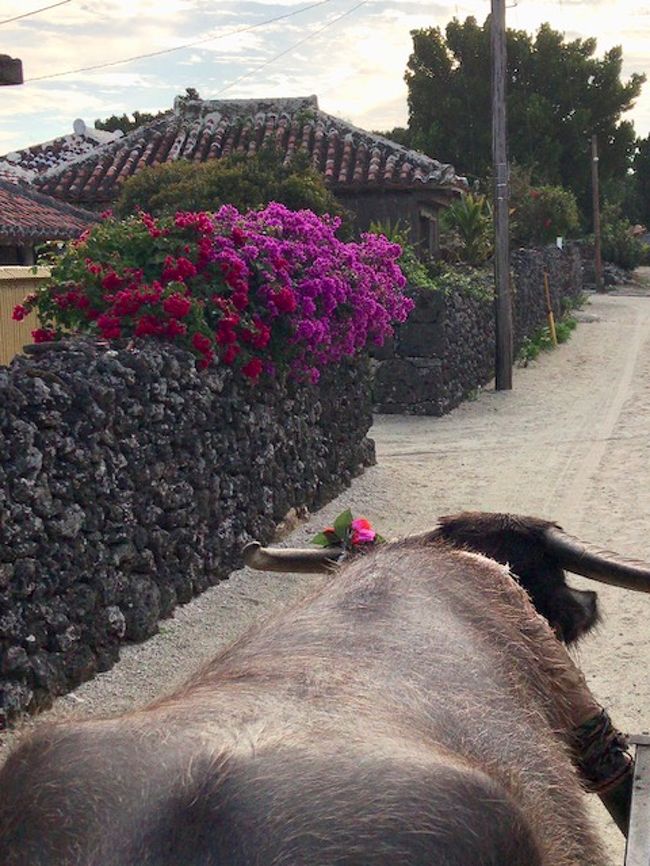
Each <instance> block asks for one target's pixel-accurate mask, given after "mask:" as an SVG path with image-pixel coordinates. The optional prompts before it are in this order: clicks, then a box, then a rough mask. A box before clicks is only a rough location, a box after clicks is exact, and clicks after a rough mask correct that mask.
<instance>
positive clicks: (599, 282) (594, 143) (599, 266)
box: [591, 135, 605, 292]
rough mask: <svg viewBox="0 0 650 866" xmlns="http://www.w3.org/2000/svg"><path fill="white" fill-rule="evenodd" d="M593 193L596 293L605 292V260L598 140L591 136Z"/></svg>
mask: <svg viewBox="0 0 650 866" xmlns="http://www.w3.org/2000/svg"><path fill="white" fill-rule="evenodd" d="M591 192H592V197H593V207H594V272H595V276H596V291H597V292H604V291H605V286H604V285H603V258H602V255H601V249H600V192H599V188H598V138H597V137H596V136H595V135H592V136H591Z"/></svg>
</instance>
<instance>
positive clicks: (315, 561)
mask: <svg viewBox="0 0 650 866" xmlns="http://www.w3.org/2000/svg"><path fill="white" fill-rule="evenodd" d="M340 555H341V551H340V550H337V549H323V550H300V549H295V548H289V547H287V548H284V547H276V548H270V547H262V546H261V545H260V544H259V542H257V541H251V543H250V544H247V545H246V547H245V548H244V550H243V557H244V562H245V563H246V565H248V566H249V568H256V569H258V570H259V571H293V572H300V573H303V574H326V573H327V572H329V571H331V570H332V569H333V568H334V567H335V566H336V563H337V561H338V559H339V557H340Z"/></svg>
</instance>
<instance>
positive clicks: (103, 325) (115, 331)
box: [97, 313, 122, 340]
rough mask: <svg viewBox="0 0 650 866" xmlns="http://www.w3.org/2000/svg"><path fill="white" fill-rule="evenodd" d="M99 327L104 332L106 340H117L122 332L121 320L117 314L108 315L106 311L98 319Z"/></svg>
mask: <svg viewBox="0 0 650 866" xmlns="http://www.w3.org/2000/svg"><path fill="white" fill-rule="evenodd" d="M97 327H98V328H99V330H100V331H101V332H102V337H103V338H104V339H105V340H117V339H119V337H120V336H121V334H122V329H121V328H120V320H119V319H118V318H117V316H108V315H106V313H103V314H102V315H101V316H99V318H98V319H97Z"/></svg>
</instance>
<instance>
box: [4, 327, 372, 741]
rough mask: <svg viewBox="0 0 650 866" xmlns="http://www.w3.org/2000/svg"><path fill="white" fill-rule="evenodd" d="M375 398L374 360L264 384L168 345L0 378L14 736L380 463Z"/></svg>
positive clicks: (92, 352)
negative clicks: (29, 714)
mask: <svg viewBox="0 0 650 866" xmlns="http://www.w3.org/2000/svg"><path fill="white" fill-rule="evenodd" d="M36 348H37V349H38V347H36ZM369 394H370V388H369V379H368V369H367V363H364V362H359V363H355V364H342V365H340V366H338V367H337V368H335V369H332V370H331V371H329V372H328V373H326V374H325V375H324V376H323V378H322V381H321V383H320V384H319V386H317V387H316V386H311V385H297V384H295V383H283V382H282V381H279V380H278V381H275V382H273V383H271V384H270V385H259V386H256V387H252V386H250V385H248V384H247V383H246V382H243V381H241V380H239V379H237V380H236V379H235V378H234V377H233V375H232V373H231V371H230V370H229V369H224V368H222V367H220V368H217V369H214V370H211V371H206V372H202V373H198V372H197V371H196V369H195V364H194V358H193V357H192V356H191V355H190V354H189V353H187V352H184V351H182V350H180V349H177V348H174V347H172V346H168V345H164V346H161V345H157V344H155V343H144V344H142V345H139V346H138V347H137V348H136V349H135V350H128V349H126V348H123V349H111V350H108V351H107V350H104V349H99V348H98V347H97V346H96V345H94V344H93V343H91V342H89V341H83V340H78V341H77V340H75V341H72V342H71V343H70V346H69V348H68V349H64V350H62V351H57V350H55V349H50V350H49V351H45V352H43V353H42V354H40V355H37V356H30V357H19V358H17V359H16V360H15V361H14V362H13V363H12V364H11V366H9V367H0V726H2V724H6V722H7V720H8V719H10V718H11V717H12V716H14V715H16V714H17V713H19V712H21V711H24V710H33V709H37V708H39V707H42V706H44V705H47V704H48V703H49V702H50V701H51V699H52V696H54V695H57V694H61V693H63V692H65V691H67V690H69V689H70V688H73V687H74V686H76V685H77V684H78V683H80V682H82V681H83V680H86V679H88V678H89V677H91V676H92V675H93V674H94V673H95V672H96V671H102V670H106V669H108V668H109V667H111V665H112V664H113V663H114V662H115V661H116V659H117V657H118V654H119V646H120V643H121V642H122V641H124V640H133V641H139V640H142V639H144V638H146V637H148V636H149V635H151V634H153V633H154V632H155V631H156V630H157V623H158V620H159V619H160V618H161V617H165V616H169V615H170V614H171V612H172V611H173V609H174V607H175V605H176V604H178V603H184V602H187V601H189V600H190V599H191V598H192V596H193V595H195V594H197V593H200V592H202V591H203V590H205V589H206V588H207V587H208V586H210V585H211V584H214V583H216V582H218V581H219V580H222V579H223V578H225V577H227V575H228V574H229V573H230V571H231V570H232V569H234V568H236V567H238V566H239V565H240V564H241V559H240V553H241V549H242V547H243V545H244V544H245V543H246V542H247V541H249V540H250V539H251V538H256V539H260V540H261V541H262V542H268V541H269V540H270V539H271V537H272V535H273V532H274V528H275V526H276V524H277V523H278V522H279V521H281V519H282V518H283V517H284V516H285V514H286V513H287V511H288V510H289V509H290V508H292V507H297V506H307V507H315V506H318V505H321V504H322V503H324V502H326V501H328V500H329V499H331V498H332V497H334V496H335V495H337V494H338V493H339V492H340V491H341V490H342V489H344V488H345V486H346V485H348V484H349V483H350V480H351V479H352V477H353V476H354V475H356V474H358V473H359V472H361V471H362V469H363V467H364V466H367V465H370V464H371V463H373V462H374V446H373V443H372V441H371V440H369V439H367V438H366V433H367V431H368V429H369V427H370V424H371V412H370V397H369Z"/></svg>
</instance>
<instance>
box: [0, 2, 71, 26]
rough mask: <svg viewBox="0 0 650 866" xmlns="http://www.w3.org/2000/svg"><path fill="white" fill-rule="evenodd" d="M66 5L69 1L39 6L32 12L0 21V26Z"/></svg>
mask: <svg viewBox="0 0 650 866" xmlns="http://www.w3.org/2000/svg"><path fill="white" fill-rule="evenodd" d="M66 3H70V0H59V3H52V4H50V5H49V6H41V8H40V9H34V11H33V12H24V13H23V14H22V15H16V16H14V17H13V18H5V19H4V21H0V24H11V22H12V21H20V19H21V18H29V17H30V16H31V15H38V13H39V12H47V10H48V9H54V7H55V6H65V4H66Z"/></svg>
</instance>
